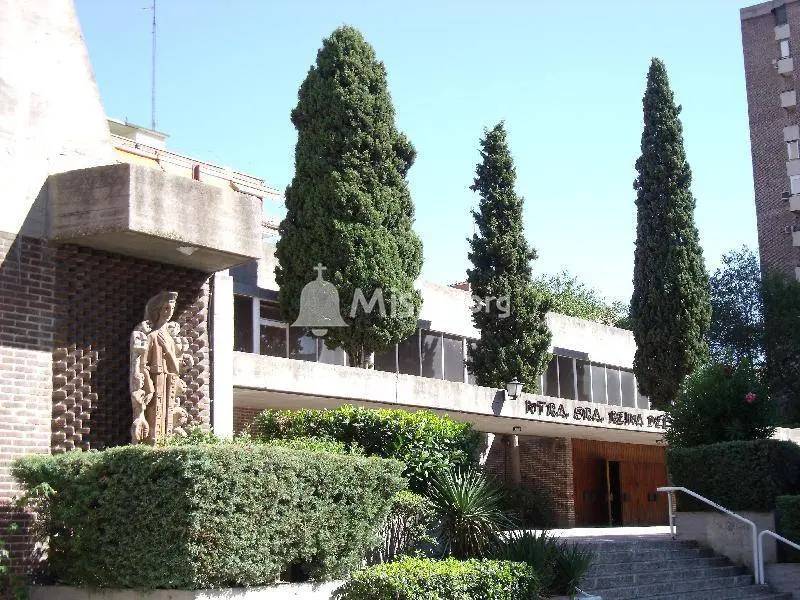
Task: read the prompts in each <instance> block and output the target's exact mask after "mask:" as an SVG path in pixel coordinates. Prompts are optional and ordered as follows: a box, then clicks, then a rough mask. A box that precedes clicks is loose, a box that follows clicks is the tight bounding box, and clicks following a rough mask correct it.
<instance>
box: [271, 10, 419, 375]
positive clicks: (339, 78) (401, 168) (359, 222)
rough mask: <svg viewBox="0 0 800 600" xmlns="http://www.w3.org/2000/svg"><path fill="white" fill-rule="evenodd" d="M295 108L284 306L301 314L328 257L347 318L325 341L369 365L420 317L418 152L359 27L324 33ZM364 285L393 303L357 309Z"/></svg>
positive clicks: (367, 294)
mask: <svg viewBox="0 0 800 600" xmlns="http://www.w3.org/2000/svg"><path fill="white" fill-rule="evenodd" d="M291 117H292V123H293V124H294V126H295V128H296V129H297V133H298V138H297V146H296V149H295V175H294V178H293V179H292V182H291V184H290V185H289V187H288V188H287V190H286V210H287V212H286V217H285V218H284V219H283V221H282V222H281V225H280V234H281V238H280V240H279V241H278V244H277V249H276V255H277V257H278V260H279V266H278V267H277V268H276V271H275V272H276V280H277V283H278V285H279V286H280V296H279V298H280V304H281V309H282V312H283V313H284V317H285V318H287V319H289V320H290V322H292V321H294V319H295V318H296V317H297V315H298V311H299V308H300V306H299V303H300V293H301V291H302V289H303V287H304V286H305V284H307V283H309V282H310V281H311V280H313V279H314V278H315V276H316V271H315V270H314V267H315V265H317V263H321V264H322V265H324V266H325V267H326V271H325V272H324V277H325V279H326V280H327V281H329V282H331V283H332V284H333V285H334V286H335V287H336V288H337V290H338V292H339V298H340V304H341V306H340V308H341V311H340V312H341V315H342V316H343V317H344V319H345V321H346V322H347V324H348V326H347V327H346V328H334V329H330V330H329V332H328V335H327V337H326V338H325V339H326V344H327V345H328V346H329V347H331V348H333V347H336V346H342V347H343V348H344V349H345V351H346V352H347V354H348V357H349V358H350V363H351V364H353V365H356V366H362V367H364V366H367V365H368V361H369V357H370V354H371V353H372V352H376V351H381V350H383V349H385V348H387V347H388V346H390V345H391V344H394V343H396V342H398V341H401V340H403V339H405V338H407V337H408V336H410V335H411V334H412V333H413V332H414V330H415V328H416V324H417V318H418V315H419V307H420V305H421V298H420V295H419V292H417V291H416V290H415V289H414V281H415V279H416V278H417V277H418V276H419V273H420V269H421V266H422V243H421V241H420V240H419V238H418V237H417V235H416V234H415V233H414V231H413V230H412V224H413V220H414V207H413V204H412V200H411V195H410V193H409V190H408V184H407V182H406V174H407V173H408V170H409V169H410V168H411V165H412V164H413V162H414V157H415V151H414V148H413V146H412V145H411V143H410V142H409V141H408V139H407V138H406V137H405V136H404V135H403V134H402V133H400V132H399V131H398V130H397V128H396V126H395V115H394V107H393V105H392V100H391V97H390V95H389V92H388V89H387V83H386V70H385V68H384V65H383V63H381V62H379V61H378V60H377V59H376V57H375V52H374V50H373V49H372V47H371V46H370V45H369V44H368V43H367V42H366V41H365V40H364V38H363V37H362V35H361V34H360V33H359V32H358V31H357V30H356V29H354V28H353V27H348V26H345V27H340V28H338V29H336V30H335V31H334V32H333V33H332V34H331V36H330V37H329V38H327V39H326V40H324V41H323V44H322V48H321V49H320V50H319V52H318V53H317V60H316V64H315V65H313V66H312V67H311V69H310V70H309V72H308V75H307V76H306V79H305V81H304V82H303V83H302V85H301V86H300V91H299V93H298V103H297V106H296V107H295V108H294V109H293V110H292V115H291ZM357 290H360V291H361V294H363V298H365V299H366V300H367V301H370V300H372V299H373V298H374V297H375V296H374V294H375V293H376V291H377V293H379V294H381V300H382V305H383V306H384V307H385V310H380V307H381V304H380V303H378V304H376V305H374V306H373V310H372V311H371V312H368V311H366V310H365V309H364V305H363V304H359V305H357V310H356V312H355V315H354V316H351V307H352V306H353V301H354V297H356V293H357ZM392 299H394V302H395V303H394V304H392ZM393 307H394V308H395V309H396V310H395V311H393V310H392V308H393Z"/></svg>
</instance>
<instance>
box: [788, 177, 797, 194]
mask: <svg viewBox="0 0 800 600" xmlns="http://www.w3.org/2000/svg"><path fill="white" fill-rule="evenodd" d="M789 192H790V193H791V194H792V196H796V195H798V194H800V175H791V176H790V177H789Z"/></svg>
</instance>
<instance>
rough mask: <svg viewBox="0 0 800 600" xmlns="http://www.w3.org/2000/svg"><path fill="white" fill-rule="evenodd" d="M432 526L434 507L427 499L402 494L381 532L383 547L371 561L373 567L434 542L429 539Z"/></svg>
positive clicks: (378, 549) (400, 493) (405, 493)
mask: <svg viewBox="0 0 800 600" xmlns="http://www.w3.org/2000/svg"><path fill="white" fill-rule="evenodd" d="M432 522H433V507H432V506H431V503H430V501H429V500H428V499H427V498H426V497H425V496H420V495H419V494H415V493H414V492H409V491H407V490H403V491H402V492H398V493H397V494H396V495H395V497H394V498H393V499H392V509H391V511H390V512H389V515H388V516H387V517H386V521H385V522H384V524H383V527H382V528H381V531H380V540H381V543H380V545H379V546H378V547H377V548H375V550H374V551H373V552H371V553H370V555H369V556H368V558H367V560H368V562H369V564H378V563H384V562H390V561H392V560H395V558H396V557H397V556H399V555H401V554H410V553H412V552H413V551H414V550H416V549H418V548H419V547H420V546H421V545H422V544H423V543H426V542H432V541H433V539H432V538H431V537H430V536H429V535H428V531H429V530H430V528H431V525H432Z"/></svg>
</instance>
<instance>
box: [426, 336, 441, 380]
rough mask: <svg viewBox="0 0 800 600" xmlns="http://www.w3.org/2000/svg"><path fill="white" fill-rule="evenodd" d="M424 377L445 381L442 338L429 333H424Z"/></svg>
mask: <svg viewBox="0 0 800 600" xmlns="http://www.w3.org/2000/svg"><path fill="white" fill-rule="evenodd" d="M422 376H423V377H432V378H434V379H443V378H444V373H442V336H441V334H439V333H431V332H429V331H423V332H422Z"/></svg>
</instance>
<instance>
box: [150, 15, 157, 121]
mask: <svg viewBox="0 0 800 600" xmlns="http://www.w3.org/2000/svg"><path fill="white" fill-rule="evenodd" d="M152 10H153V64H152V79H151V81H150V129H152V130H154V131H155V128H156V0H153V6H152Z"/></svg>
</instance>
